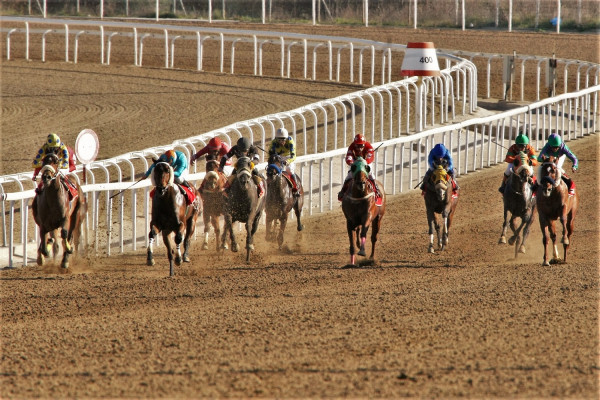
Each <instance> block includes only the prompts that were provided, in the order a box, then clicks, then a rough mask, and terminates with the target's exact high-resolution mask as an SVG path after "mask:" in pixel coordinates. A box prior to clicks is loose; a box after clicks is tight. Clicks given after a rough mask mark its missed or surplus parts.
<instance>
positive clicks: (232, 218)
mask: <svg viewBox="0 0 600 400" xmlns="http://www.w3.org/2000/svg"><path fill="white" fill-rule="evenodd" d="M236 170H237V173H236V175H235V178H234V179H233V182H232V183H231V187H230V188H229V191H228V194H227V199H226V201H225V208H224V215H225V227H224V229H223V239H222V241H221V248H222V249H226V248H227V247H226V239H227V234H228V233H229V237H230V239H231V251H233V252H237V251H238V244H237V242H236V239H235V234H234V233H233V223H234V222H236V221H240V222H243V223H245V224H246V262H249V261H250V252H251V251H252V250H253V249H254V241H253V237H254V234H255V233H256V230H257V229H258V223H259V221H260V216H261V215H262V212H263V210H264V209H265V198H266V197H267V196H265V195H263V196H262V197H260V198H259V197H258V189H257V187H256V184H255V183H254V180H253V179H252V170H251V162H250V159H249V158H248V157H240V158H239V159H238V161H237V164H236Z"/></svg>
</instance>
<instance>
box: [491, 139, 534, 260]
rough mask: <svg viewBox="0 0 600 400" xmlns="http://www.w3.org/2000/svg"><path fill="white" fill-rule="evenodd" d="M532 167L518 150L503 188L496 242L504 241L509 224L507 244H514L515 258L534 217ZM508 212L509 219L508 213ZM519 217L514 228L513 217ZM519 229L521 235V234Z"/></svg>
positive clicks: (523, 243)
mask: <svg viewBox="0 0 600 400" xmlns="http://www.w3.org/2000/svg"><path fill="white" fill-rule="evenodd" d="M532 176H533V168H532V167H531V164H530V160H529V157H528V156H527V154H526V153H524V152H522V151H521V152H519V154H518V155H517V157H516V158H515V163H514V166H513V168H512V169H511V173H510V178H509V179H508V181H507V182H506V187H505V188H504V194H503V197H502V198H503V201H504V224H503V225H502V234H501V235H500V240H499V241H498V243H506V231H507V229H508V226H509V224H510V229H511V230H512V232H513V235H512V236H511V237H510V238H509V239H508V244H510V245H513V244H514V245H515V258H517V255H518V254H519V253H525V240H526V239H527V236H528V235H529V228H530V227H531V223H532V222H533V220H534V219H535V203H536V202H535V196H534V195H533V190H532V188H531V185H532V184H533V179H532ZM509 212H510V219H509V218H508V213H509ZM516 218H520V219H521V223H520V224H519V227H518V228H515V223H514V222H515V219H516ZM521 230H522V231H523V235H522V236H521Z"/></svg>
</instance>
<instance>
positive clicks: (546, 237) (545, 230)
mask: <svg viewBox="0 0 600 400" xmlns="http://www.w3.org/2000/svg"><path fill="white" fill-rule="evenodd" d="M540 228H541V230H542V243H543V244H544V261H543V262H542V265H543V266H549V265H550V263H549V262H548V242H549V241H550V227H549V224H548V222H547V221H546V220H545V218H543V219H542V218H541V216H540Z"/></svg>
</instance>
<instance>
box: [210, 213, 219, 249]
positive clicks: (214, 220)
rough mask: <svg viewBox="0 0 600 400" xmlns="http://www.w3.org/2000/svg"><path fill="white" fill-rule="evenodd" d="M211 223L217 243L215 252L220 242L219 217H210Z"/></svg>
mask: <svg viewBox="0 0 600 400" xmlns="http://www.w3.org/2000/svg"><path fill="white" fill-rule="evenodd" d="M210 220H211V221H212V226H213V230H214V231H215V242H216V243H217V251H219V249H220V244H221V243H220V240H221V226H220V223H219V222H220V221H219V215H218V214H217V215H213V216H211V217H210Z"/></svg>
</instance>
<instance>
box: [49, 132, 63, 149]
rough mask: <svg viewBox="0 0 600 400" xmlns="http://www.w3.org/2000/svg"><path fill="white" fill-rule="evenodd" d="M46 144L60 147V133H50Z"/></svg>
mask: <svg viewBox="0 0 600 400" xmlns="http://www.w3.org/2000/svg"><path fill="white" fill-rule="evenodd" d="M46 144H47V145H48V146H49V147H60V138H59V137H58V135H57V134H56V133H51V134H49V135H48V139H47V140H46Z"/></svg>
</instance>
